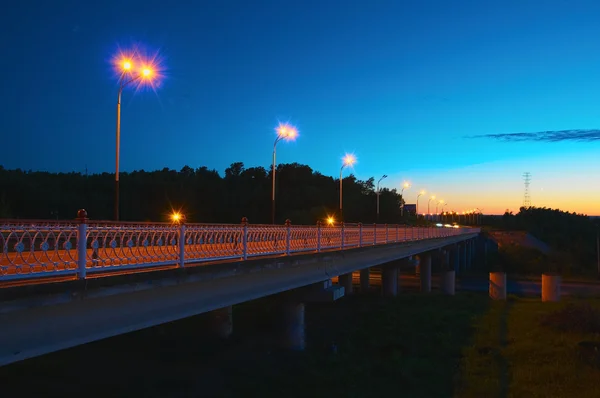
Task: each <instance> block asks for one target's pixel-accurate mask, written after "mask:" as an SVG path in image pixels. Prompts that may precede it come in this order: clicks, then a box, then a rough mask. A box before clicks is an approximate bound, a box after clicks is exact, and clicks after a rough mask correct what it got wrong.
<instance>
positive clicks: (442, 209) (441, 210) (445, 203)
mask: <svg viewBox="0 0 600 398" xmlns="http://www.w3.org/2000/svg"><path fill="white" fill-rule="evenodd" d="M447 204H448V203H447V202H444V204H443V205H442V208H441V209H440V212H441V213H442V214H444V207H445V206H446V205H447ZM444 215H446V214H444ZM444 218H446V217H442V219H444Z"/></svg>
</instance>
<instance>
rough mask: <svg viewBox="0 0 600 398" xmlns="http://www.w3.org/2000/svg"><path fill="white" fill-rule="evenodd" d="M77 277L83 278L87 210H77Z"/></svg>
mask: <svg viewBox="0 0 600 398" xmlns="http://www.w3.org/2000/svg"><path fill="white" fill-rule="evenodd" d="M77 221H79V226H78V227H79V228H78V229H77V279H85V276H86V271H87V268H86V265H87V221H88V218H87V211H85V210H84V209H80V210H79V211H77Z"/></svg>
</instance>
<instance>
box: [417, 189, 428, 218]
mask: <svg viewBox="0 0 600 398" xmlns="http://www.w3.org/2000/svg"><path fill="white" fill-rule="evenodd" d="M426 193H427V192H425V191H421V192H419V194H418V195H417V219H418V218H419V196H422V195H425V194H426Z"/></svg>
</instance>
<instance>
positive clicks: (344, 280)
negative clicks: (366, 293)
mask: <svg viewBox="0 0 600 398" xmlns="http://www.w3.org/2000/svg"><path fill="white" fill-rule="evenodd" d="M338 283H339V285H340V286H342V287H343V288H344V294H352V290H353V285H352V272H350V273H347V274H343V275H340V276H339V277H338Z"/></svg>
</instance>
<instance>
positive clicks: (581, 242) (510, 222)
mask: <svg viewBox="0 0 600 398" xmlns="http://www.w3.org/2000/svg"><path fill="white" fill-rule="evenodd" d="M484 222H485V223H486V224H487V225H488V226H490V227H492V228H498V229H503V230H513V231H518V230H520V231H527V232H528V233H530V234H531V235H532V236H534V237H536V238H538V239H540V240H541V241H543V242H545V243H546V244H548V245H549V246H550V247H551V248H552V253H550V254H548V255H544V254H543V253H541V252H539V251H537V250H535V249H531V248H525V247H519V246H518V245H514V246H513V245H510V246H507V247H502V248H501V249H500V251H499V258H498V261H499V262H500V263H502V264H501V265H502V267H504V268H505V269H506V270H507V272H510V271H514V272H517V271H520V272H524V271H525V272H531V273H539V272H559V273H561V274H566V275H569V274H590V273H593V274H595V273H600V272H599V271H600V270H598V269H597V255H598V253H597V250H598V249H597V239H598V233H599V231H600V219H598V218H596V219H594V218H591V217H588V216H587V215H584V214H577V213H574V212H573V213H569V212H568V211H562V210H559V209H550V208H546V207H541V208H540V207H527V208H525V207H521V208H520V209H519V213H517V214H513V213H512V212H510V211H508V210H507V211H506V212H505V213H504V215H503V216H501V217H485V218H484Z"/></svg>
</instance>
